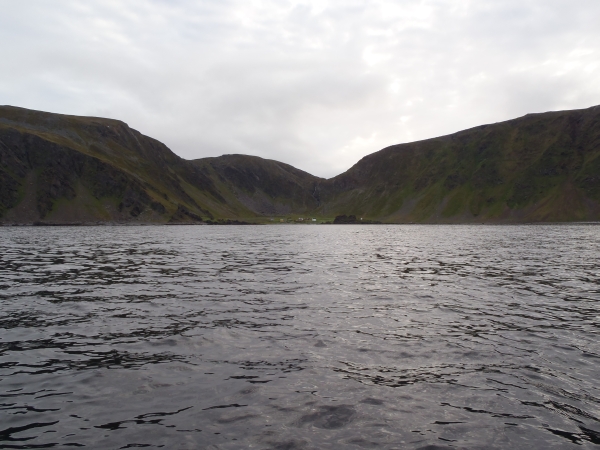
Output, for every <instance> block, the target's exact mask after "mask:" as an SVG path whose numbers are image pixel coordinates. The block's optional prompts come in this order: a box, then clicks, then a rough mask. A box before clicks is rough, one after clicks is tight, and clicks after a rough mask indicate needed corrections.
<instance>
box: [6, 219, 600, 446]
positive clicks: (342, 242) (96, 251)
mask: <svg viewBox="0 0 600 450" xmlns="http://www.w3.org/2000/svg"><path fill="white" fill-rule="evenodd" d="M599 283H600V227H597V226H593V225H561V226H549V225H548V226H546V225H544V226H542V225H539V226H417V225H413V226H335V225H332V226H315V225H304V226H303V225H281V226H262V227H243V226H231V227H208V226H177V227H84V228H68V227H67V228H62V227H57V228H6V227H5V228H1V229H0V292H1V293H0V330H1V331H0V448H17V449H18V448H23V449H25V448H51V447H56V448H66V447H68V446H73V447H79V446H85V447H87V448H98V449H119V448H135V447H149V448H161V447H162V448H166V449H187V448H191V449H193V448H219V449H234V448H257V449H267V448H272V449H304V448H306V449H323V448H356V449H360V448H365V449H369V448H389V449H392V448H396V449H404V448H407V449H413V448H415V449H416V448H422V449H442V448H457V449H458V448H463V449H464V448H466V449H483V448H485V449H503V448H511V449H527V450H531V449H549V448H557V449H558V448H560V449H564V448H578V449H579V448H598V447H599V446H600V381H599V380H600V343H599V331H600V303H599V302H598V300H599V299H600V285H599Z"/></svg>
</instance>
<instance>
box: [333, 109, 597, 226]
mask: <svg viewBox="0 0 600 450" xmlns="http://www.w3.org/2000/svg"><path fill="white" fill-rule="evenodd" d="M322 189H323V191H324V193H323V201H324V204H325V206H324V207H323V209H324V210H327V211H329V213H330V214H338V213H347V214H348V213H353V214H360V215H363V216H366V217H369V218H382V219H383V220H386V221H390V222H410V221H415V222H419V221H421V222H468V221H500V222H501V221H515V222H517V221H572V220H598V219H600V207H599V201H600V107H594V108H589V109H586V110H576V111H564V112H551V113H544V114H530V115H527V116H524V117H521V118H519V119H514V120H510V121H507V122H502V123H498V124H493V125H484V126H480V127H477V128H473V129H470V130H466V131H462V132H460V133H456V134H453V135H450V136H444V137H440V138H435V139H429V140H426V141H421V142H415V143H411V144H401V145H396V146H392V147H388V148H386V149H383V150H381V151H379V152H376V153H373V154H371V155H368V156H366V157H365V158H363V159H362V160H361V161H359V162H358V163H357V164H356V165H355V166H353V167H352V168H351V169H350V170H348V171H347V172H345V173H343V174H341V175H339V176H337V177H335V178H333V179H331V180H328V182H327V184H325V185H324V186H323V188H322Z"/></svg>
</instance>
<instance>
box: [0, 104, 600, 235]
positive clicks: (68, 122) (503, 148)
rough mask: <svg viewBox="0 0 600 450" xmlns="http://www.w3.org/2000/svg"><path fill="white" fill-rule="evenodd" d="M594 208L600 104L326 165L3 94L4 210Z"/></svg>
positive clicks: (0, 215)
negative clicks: (181, 141)
mask: <svg viewBox="0 0 600 450" xmlns="http://www.w3.org/2000/svg"><path fill="white" fill-rule="evenodd" d="M344 214H347V215H356V216H357V217H364V219H365V220H378V221H382V222H388V223H405V222H422V223H461V222H492V223H516V222H543V221H553V222H554V221H586V220H591V221H596V220H600V107H599V106H595V107H591V108H587V109H581V110H571V111H552V112H547V113H534V114H527V115H525V116H522V117H519V118H515V119H511V120H508V121H504V122H498V123H495V124H486V125H479V126H476V127H473V128H470V129H467V130H463V131H459V132H457V133H453V134H448V135H444V136H439V137H435V138H431V139H425V140H421V141H416V142H410V143H405V144H397V145H392V146H389V147H386V148H384V149H381V150H379V151H377V152H374V153H371V154H370V155H367V156H365V157H363V158H361V159H360V160H359V161H358V162H357V163H356V164H354V165H353V166H352V167H351V168H350V169H348V170H347V171H346V172H344V173H341V174H339V175H337V176H335V177H332V178H329V179H324V178H320V177H316V176H314V175H311V174H309V173H307V172H305V171H302V170H300V169H297V168H295V167H293V166H291V165H289V164H286V163H283V162H280V161H276V160H270V159H263V158H260V157H256V156H249V155H235V154H234V155H222V156H218V157H209V158H201V159H195V160H185V159H183V158H181V157H179V156H177V155H176V154H175V153H173V152H172V151H171V150H170V149H169V148H168V147H167V146H166V145H164V144H163V143H161V142H159V141H157V140H155V139H153V138H151V137H148V136H145V135H143V134H142V133H140V132H138V131H136V130H133V129H131V128H130V127H129V126H128V125H127V124H125V123H124V122H122V121H118V120H114V119H105V118H98V117H83V116H69V115H61V114H53V113H47V112H41V111H33V110H28V109H24V108H18V107H13V106H1V107H0V222H1V223H3V224H29V223H34V222H36V223H48V224H52V223H113V222H117V223H122V222H133V223H198V222H209V221H210V222H215V221H218V220H219V219H222V220H226V219H234V220H237V219H244V220H248V221H251V222H257V223H260V222H268V221H269V218H271V217H281V218H284V217H286V218H292V217H296V219H297V216H306V215H308V216H312V217H317V218H319V219H323V220H325V219H331V218H333V217H335V216H337V215H344Z"/></svg>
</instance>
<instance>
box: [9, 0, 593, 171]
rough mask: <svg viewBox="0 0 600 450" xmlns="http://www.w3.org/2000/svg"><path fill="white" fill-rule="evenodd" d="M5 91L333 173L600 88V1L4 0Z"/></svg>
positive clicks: (179, 144) (206, 146)
mask: <svg viewBox="0 0 600 450" xmlns="http://www.w3.org/2000/svg"><path fill="white" fill-rule="evenodd" d="M0 7H1V8H2V11H3V14H2V16H0V39H2V42H3V43H4V44H5V45H3V46H2V47H1V48H0V61H2V67H3V70H2V71H0V103H5V104H14V105H17V106H23V107H29V108H35V109H42V110H49V111H54V112H61V113H70V114H85V115H103V116H109V117H114V118H118V119H121V120H124V121H126V122H128V123H129V124H130V125H131V126H133V127H134V128H137V129H138V130H140V131H141V132H143V133H145V134H148V135H150V136H153V137H155V138H157V139H159V140H161V141H163V142H165V143H166V144H167V145H168V146H169V147H170V148H171V149H173V151H175V152H176V153H178V154H180V155H181V156H183V157H185V158H189V159H192V158H200V157H205V156H216V155H219V154H223V153H248V154H255V155H258V156H262V157H266V158H273V159H278V160H280V161H284V162H287V163H290V164H293V165H295V166H297V167H299V168H301V169H304V170H307V171H309V172H311V173H314V174H316V175H321V176H332V175H335V174H337V173H339V172H341V171H343V170H345V169H347V168H348V167H349V166H350V165H352V164H354V163H355V162H356V161H357V160H358V159H360V157H362V156H364V155H366V154H368V153H371V152H374V151H377V150H379V149H380V148H382V147H384V146H387V145H392V144H395V143H399V142H407V141H411V140H417V139H424V138H427V137H433V136H437V135H441V134H447V133H451V132H454V131H458V130H460V129H464V128H467V127H471V126H475V125H479V124H481V123H485V122H495V121H499V120H505V119H509V118H512V117H516V116H519V115H522V114H525V113H528V112H538V111H546V110H551V109H567V108H581V107H587V106H592V105H594V104H600V85H598V83H597V79H598V75H599V74H600V51H599V50H598V49H600V29H599V28H598V26H597V24H598V23H599V22H600V20H599V19H600V3H598V2H597V1H596V0H582V1H580V2H578V4H577V7H574V6H573V4H572V3H571V2H567V1H566V0H531V1H529V2H523V1H517V0H504V1H502V2H499V1H494V0H479V1H471V0H454V1H446V0H421V1H419V0H404V1H399V0H396V1H394V0H372V1H369V2H366V1H358V0H352V1H348V0H346V1H341V0H340V1H338V0H329V1H328V0H322V1H316V0H314V1H310V0H306V1H283V0H277V1H276V0H255V1H252V0H246V1H241V0H227V1H191V0H178V1H166V0H154V1H150V0H149V1H142V0H129V1H127V2H122V1H117V0H104V1H100V0H88V1H86V2H79V1H74V0H73V1H68V0H55V1H53V2H47V1H44V0H29V1H27V2H14V1H12V0H0Z"/></svg>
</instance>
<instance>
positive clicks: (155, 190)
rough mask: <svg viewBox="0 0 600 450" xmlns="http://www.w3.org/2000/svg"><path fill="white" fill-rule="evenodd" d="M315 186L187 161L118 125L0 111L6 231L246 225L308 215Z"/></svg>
mask: <svg viewBox="0 0 600 450" xmlns="http://www.w3.org/2000/svg"><path fill="white" fill-rule="evenodd" d="M271 172H272V173H271ZM236 174H237V176H236ZM228 176H231V177H232V178H231V181H232V182H229V181H228V179H227V177H228ZM257 176H258V177H260V179H258V178H256V177H257ZM248 177H250V178H248ZM250 179H252V180H254V181H253V182H249V180H250ZM318 180H319V179H318V178H316V177H313V176H311V175H309V174H306V173H305V172H302V171H300V170H297V169H294V168H293V167H291V166H288V165H286V164H283V163H277V162H275V161H265V160H261V159H260V158H253V157H244V156H224V157H221V158H208V159H206V160H199V161H195V162H191V161H186V160H183V159H182V158H180V157H178V156H177V155H175V154H174V153H173V152H171V151H170V150H169V149H168V148H167V147H166V146H165V145H164V144H162V143H160V142H158V141H156V140H154V139H152V138H149V137H147V136H144V135H142V134H141V133H139V132H138V131H136V130H133V129H131V128H129V127H128V126H127V125H126V124H125V123H123V122H120V121H116V120H110V119H101V118H94V117H77V116H66V115H59V114H51V113H44V112H40V111H30V110H26V109H22V108H14V107H9V106H5V107H0V220H2V221H3V222H7V223H31V222H48V223H53V222H55V223H65V222H95V221H137V222H159V223H160V222H187V221H199V220H200V218H204V219H207V218H213V217H230V218H236V217H246V218H247V217H252V216H257V215H260V214H262V213H268V212H277V211H291V210H292V209H294V210H296V209H299V210H303V209H307V208H309V207H310V208H314V207H315V206H316V201H314V199H313V201H312V202H311V201H310V199H312V197H311V196H310V187H314V184H315V182H316V181H318ZM275 186H278V187H279V188H278V189H276V188H275ZM288 189H289V192H288ZM303 189H304V190H305V192H302V190H303ZM238 197H239V199H238ZM271 197H272V198H271ZM240 199H241V200H240Z"/></svg>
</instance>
